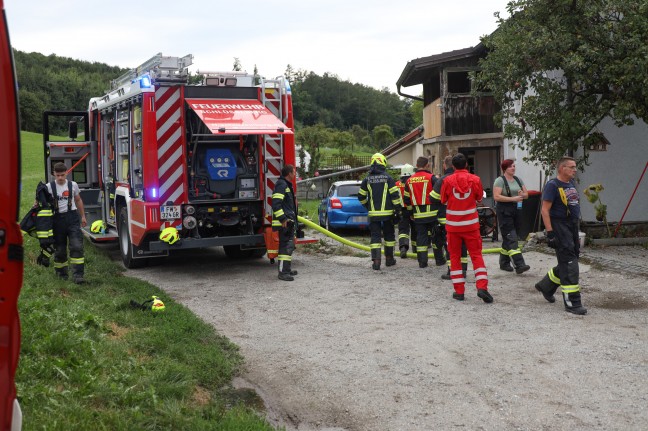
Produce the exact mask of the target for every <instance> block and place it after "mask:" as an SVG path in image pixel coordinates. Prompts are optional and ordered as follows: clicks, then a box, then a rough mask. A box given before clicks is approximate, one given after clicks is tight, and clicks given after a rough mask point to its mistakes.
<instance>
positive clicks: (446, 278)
mask: <svg viewBox="0 0 648 431" xmlns="http://www.w3.org/2000/svg"><path fill="white" fill-rule="evenodd" d="M464 278H465V277H464ZM451 279H452V277H450V268H448V272H446V273H445V274H443V275H442V276H441V280H451Z"/></svg>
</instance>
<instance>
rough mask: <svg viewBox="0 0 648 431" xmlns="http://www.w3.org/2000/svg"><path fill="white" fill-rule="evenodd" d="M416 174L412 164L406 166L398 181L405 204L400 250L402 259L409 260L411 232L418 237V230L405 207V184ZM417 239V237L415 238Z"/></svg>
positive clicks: (399, 229) (399, 242)
mask: <svg viewBox="0 0 648 431" xmlns="http://www.w3.org/2000/svg"><path fill="white" fill-rule="evenodd" d="M413 173H414V166H412V165H410V164H407V163H406V164H404V165H403V166H402V167H401V173H400V180H398V181H396V186H398V191H399V192H400V198H401V202H403V213H402V217H401V219H400V221H399V222H398V249H399V250H400V257H401V259H405V258H407V252H408V251H409V245H410V232H411V233H412V235H413V236H414V235H416V230H415V229H414V228H415V225H414V221H413V220H412V218H411V216H412V214H411V212H410V211H409V210H410V209H409V208H406V207H405V203H404V202H405V183H406V182H407V180H408V179H409V177H411V176H412V174H413ZM414 238H416V237H414ZM414 238H413V239H412V247H413V248H416V239H414Z"/></svg>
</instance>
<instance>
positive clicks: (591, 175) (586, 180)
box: [578, 118, 648, 223]
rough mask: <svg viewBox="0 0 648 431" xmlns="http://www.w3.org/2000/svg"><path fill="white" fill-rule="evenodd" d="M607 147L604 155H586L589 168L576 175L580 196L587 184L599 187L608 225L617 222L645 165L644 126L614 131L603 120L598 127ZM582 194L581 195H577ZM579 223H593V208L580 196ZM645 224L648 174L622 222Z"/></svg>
mask: <svg viewBox="0 0 648 431" xmlns="http://www.w3.org/2000/svg"><path fill="white" fill-rule="evenodd" d="M598 129H599V130H600V131H601V132H603V134H604V135H605V137H606V138H607V140H608V141H610V145H608V147H607V151H592V152H590V153H589V163H590V164H589V166H587V167H586V168H585V172H580V173H579V175H578V179H579V189H580V190H581V192H582V191H583V190H585V188H586V187H587V186H589V185H591V184H602V185H603V187H604V188H605V190H603V191H602V192H601V193H600V197H601V201H602V202H603V204H605V205H607V219H608V222H618V221H619V220H621V216H622V215H623V211H624V210H625V208H626V206H627V204H628V201H629V200H630V197H631V196H632V192H633V191H634V189H635V186H636V185H637V182H638V181H639V178H640V177H641V173H642V172H643V170H644V168H645V166H646V163H647V162H648V125H646V123H644V122H643V121H637V122H635V124H634V125H632V126H623V127H616V126H615V125H614V123H613V122H612V121H611V120H610V119H608V118H606V119H605V120H604V121H603V122H602V123H601V124H600V125H599V127H598ZM581 194H582V193H581ZM582 201H583V202H582V204H581V209H582V213H583V220H585V221H595V220H596V212H595V211H594V205H592V204H590V203H589V202H588V201H586V199H585V197H584V196H583V199H582ZM645 221H648V172H646V174H644V177H643V180H642V181H641V184H640V185H639V188H638V189H637V192H636V193H635V196H634V198H633V200H632V203H631V204H630V207H629V208H628V212H627V213H626V215H625V217H624V219H623V222H624V223H625V222H645Z"/></svg>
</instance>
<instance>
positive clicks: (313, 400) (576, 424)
mask: <svg viewBox="0 0 648 431" xmlns="http://www.w3.org/2000/svg"><path fill="white" fill-rule="evenodd" d="M490 246H492V245H491V244H490V243H485V247H490ZM610 250H611V253H614V252H615V251H614V249H613V248H611V249H610ZM641 250H643V249H641ZM485 257H486V265H487V268H488V269H489V271H490V273H489V277H490V291H491V292H492V294H493V296H494V298H495V302H494V303H493V304H485V303H483V302H482V301H481V300H480V299H479V298H477V297H476V294H475V290H474V289H475V286H474V279H473V278H472V277H469V283H468V284H467V290H466V293H467V295H466V301H464V302H457V301H454V300H453V299H452V298H451V292H452V288H451V285H450V283H449V282H447V281H442V280H440V278H439V277H440V275H441V274H442V272H443V271H444V270H445V269H442V268H436V267H434V266H432V267H428V268H426V269H419V268H418V265H417V263H416V261H415V260H413V259H406V260H400V259H399V260H398V264H397V265H396V266H395V267H390V268H383V270H381V271H373V270H371V269H370V260H369V258H368V257H364V258H361V257H352V256H336V255H320V254H304V253H301V252H300V250H299V249H298V250H297V252H296V253H295V255H294V257H293V268H294V269H297V270H298V271H299V275H298V276H297V277H296V281H294V282H284V281H280V280H278V279H277V275H276V266H273V265H270V264H269V263H268V261H267V259H265V258H263V259H253V260H240V261H232V260H228V259H227V258H226V257H225V256H224V254H222V253H221V252H220V251H219V250H218V249H214V250H208V251H205V250H202V251H192V252H182V253H179V254H178V255H176V256H174V257H172V258H169V260H168V261H167V262H166V263H165V264H164V265H162V266H155V267H150V268H145V269H141V270H134V271H133V270H131V271H128V273H127V275H130V276H135V277H138V278H141V279H144V280H147V281H150V282H151V283H153V284H155V285H157V286H159V287H161V288H163V289H164V290H165V291H166V292H168V294H169V295H170V296H172V297H173V298H174V299H176V300H177V301H179V302H180V303H182V304H184V305H186V306H187V307H189V308H190V309H191V310H192V311H194V312H195V313H196V314H197V315H198V316H200V317H201V318H202V319H204V320H205V321H206V322H209V323H210V324H212V325H214V327H215V328H216V329H217V330H218V331H219V332H220V333H221V334H223V335H225V336H227V337H228V338H229V339H230V340H232V341H233V342H234V343H236V344H238V345H239V346H240V347H241V353H242V354H243V355H244V357H245V359H246V364H247V365H246V370H245V372H244V374H243V375H242V379H238V381H237V383H238V384H241V385H250V386H252V387H254V388H255V389H256V390H257V391H258V393H259V394H260V395H261V396H262V397H263V398H264V401H265V403H266V406H267V409H268V410H267V413H268V418H269V419H270V420H271V421H272V422H273V423H275V424H277V425H282V426H285V427H286V429H287V430H299V431H306V430H349V431H351V430H353V431H362V430H445V429H466V430H525V429H529V430H545V429H546V430H549V429H551V430H562V429H565V430H567V429H569V430H646V429H648V329H647V328H648V313H647V310H648V280H647V278H646V277H645V276H642V275H637V274H634V275H632V274H630V275H623V274H619V273H613V272H609V271H607V270H605V269H604V268H603V269H595V268H594V267H596V268H599V267H598V265H593V266H594V267H590V266H587V265H581V282H582V286H583V287H582V290H583V302H584V305H585V306H586V307H588V308H589V314H588V315H587V316H574V315H571V314H568V313H566V312H565V311H564V310H563V305H562V303H561V301H560V298H558V301H556V303H555V304H549V303H547V302H546V301H545V300H544V299H543V298H542V296H541V295H540V294H539V293H538V292H537V291H536V290H535V289H534V287H533V285H534V283H535V282H536V281H538V280H539V279H540V278H541V277H542V275H544V273H546V270H547V269H548V267H549V266H552V265H553V264H554V262H555V257H553V256H552V255H549V254H544V253H541V252H533V251H532V252H528V253H526V254H525V257H526V259H527V263H529V264H530V265H531V267H532V269H531V271H529V272H528V273H526V274H523V275H519V276H518V275H515V274H510V273H505V272H503V271H500V270H499V269H495V268H498V266H497V255H494V254H490V255H487V256H485ZM433 262H434V260H433V259H432V260H431V263H432V265H433Z"/></svg>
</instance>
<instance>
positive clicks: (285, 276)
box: [272, 165, 297, 281]
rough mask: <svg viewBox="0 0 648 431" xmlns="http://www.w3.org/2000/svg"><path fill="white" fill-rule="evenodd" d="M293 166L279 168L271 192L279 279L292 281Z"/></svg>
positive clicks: (294, 217) (293, 229)
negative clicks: (277, 176) (277, 177)
mask: <svg viewBox="0 0 648 431" xmlns="http://www.w3.org/2000/svg"><path fill="white" fill-rule="evenodd" d="M294 180H295V167H294V166H293V165H286V166H284V167H283V168H282V169H281V178H279V180H277V183H276V184H275V188H274V192H273V194H272V230H273V231H278V232H279V254H278V255H277V259H279V280H284V281H293V280H294V279H295V278H294V276H295V275H297V271H293V270H291V269H290V266H291V260H292V253H293V251H294V250H295V228H296V226H297V203H296V201H295V191H294V189H293V181H294Z"/></svg>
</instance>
